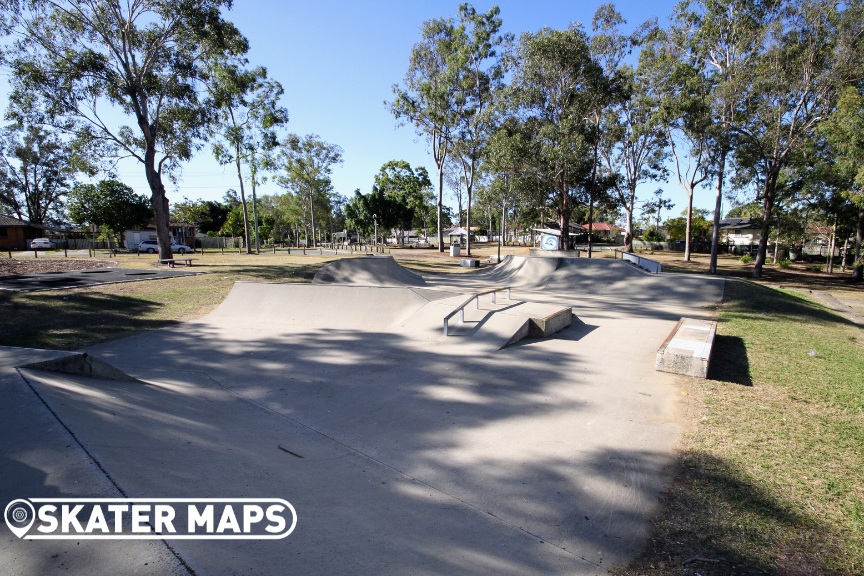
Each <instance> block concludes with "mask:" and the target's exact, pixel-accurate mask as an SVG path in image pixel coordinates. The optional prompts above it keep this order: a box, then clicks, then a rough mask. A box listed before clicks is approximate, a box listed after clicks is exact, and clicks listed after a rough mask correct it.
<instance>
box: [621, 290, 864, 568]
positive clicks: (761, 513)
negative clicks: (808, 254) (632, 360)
mask: <svg viewBox="0 0 864 576" xmlns="http://www.w3.org/2000/svg"><path fill="white" fill-rule="evenodd" d="M859 290H860V288H859ZM719 320H720V324H719V330H718V334H719V336H718V339H717V340H716V343H715V355H714V357H713V358H712V373H711V374H710V378H711V379H709V380H704V381H700V380H698V379H688V378H681V379H680V386H681V391H682V400H683V406H682V418H681V420H682V423H683V426H684V434H683V437H682V438H681V441H680V443H679V448H678V449H679V458H678V470H677V471H676V475H675V480H674V481H673V483H672V485H671V486H670V488H669V490H668V492H667V493H666V495H665V497H664V501H663V508H662V510H663V511H662V513H661V515H660V516H659V517H658V518H657V519H656V521H655V523H654V527H653V535H652V540H651V543H650V546H649V548H648V550H646V552H645V553H644V554H643V555H642V556H641V557H639V558H638V559H637V560H636V561H635V562H634V563H633V564H632V565H631V566H629V567H628V568H627V569H624V570H620V571H619V572H618V573H619V574H622V575H625V574H626V575H636V574H644V575H649V574H651V575H655V574H656V575H660V574H672V573H689V574H693V573H696V572H698V573H699V574H701V575H702V576H708V575H721V574H722V575H728V574H777V575H810V574H838V575H840V574H862V573H864V476H862V470H864V332H862V330H861V328H859V327H857V326H855V325H853V324H851V323H850V322H848V321H846V320H843V319H842V318H840V317H839V316H836V315H834V314H832V313H831V312H829V311H828V310H826V309H825V308H823V307H822V306H820V305H819V304H817V303H814V302H812V301H810V300H808V299H806V298H805V297H803V296H801V295H799V294H798V293H793V292H784V291H780V290H777V289H772V288H769V287H765V286H762V285H758V284H755V283H753V282H749V281H742V280H730V281H729V282H727V288H726V294H725V298H724V302H723V304H722V306H721V307H720V309H719ZM695 557H699V558H702V559H707V560H715V561H717V562H716V563H715V562H708V561H704V560H694V561H691V562H689V563H687V564H686V565H685V563H686V562H687V561H688V560H692V559H693V558H695ZM682 571H683V572H682Z"/></svg>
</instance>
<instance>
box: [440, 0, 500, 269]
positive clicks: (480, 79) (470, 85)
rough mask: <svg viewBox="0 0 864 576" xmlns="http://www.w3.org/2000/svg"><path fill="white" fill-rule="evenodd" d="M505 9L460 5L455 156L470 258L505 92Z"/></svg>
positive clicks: (454, 65) (453, 62)
mask: <svg viewBox="0 0 864 576" xmlns="http://www.w3.org/2000/svg"><path fill="white" fill-rule="evenodd" d="M499 14H500V10H499V9H498V7H497V6H493V7H492V8H491V9H490V10H489V11H488V12H487V13H485V14H478V13H477V11H476V10H475V9H474V8H473V7H472V6H471V5H470V4H460V5H459V25H458V26H457V27H456V30H455V34H454V38H455V39H456V42H455V43H454V49H455V50H454V54H453V55H452V56H451V59H450V60H451V66H452V68H453V70H454V73H453V76H452V77H453V79H454V80H455V84H454V86H453V90H454V93H455V94H456V99H455V104H456V125H455V130H454V131H453V153H454V155H455V156H457V157H458V159H459V163H460V165H461V168H462V177H463V181H464V182H465V194H466V197H467V203H466V210H465V226H466V228H467V229H468V231H469V233H468V235H467V245H466V246H467V250H466V251H467V254H468V256H470V255H471V233H470V230H471V206H472V204H473V195H474V183H475V181H476V180H477V177H478V174H479V171H480V164H481V161H482V158H483V149H484V148H485V147H486V145H487V143H488V141H489V138H490V137H491V135H492V133H493V132H494V130H495V124H496V117H495V114H494V113H493V112H494V107H493V103H494V101H495V99H496V98H497V97H498V96H499V94H500V93H501V88H502V86H503V78H504V65H503V64H504V59H503V54H502V52H501V51H500V49H501V48H504V49H506V48H507V47H508V46H509V45H510V43H511V42H512V36H511V35H509V34H505V35H501V34H500V33H499V31H500V30H501V24H502V21H501V18H500V16H499Z"/></svg>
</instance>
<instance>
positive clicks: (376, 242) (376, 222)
mask: <svg viewBox="0 0 864 576" xmlns="http://www.w3.org/2000/svg"><path fill="white" fill-rule="evenodd" d="M372 222H373V224H374V225H375V241H374V245H375V252H378V215H377V214H373V215H372Z"/></svg>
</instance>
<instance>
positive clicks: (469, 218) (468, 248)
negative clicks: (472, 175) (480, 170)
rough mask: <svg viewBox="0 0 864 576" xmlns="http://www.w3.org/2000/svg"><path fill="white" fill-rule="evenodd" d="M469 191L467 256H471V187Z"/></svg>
mask: <svg viewBox="0 0 864 576" xmlns="http://www.w3.org/2000/svg"><path fill="white" fill-rule="evenodd" d="M467 188H468V190H467V192H468V208H467V210H466V211H465V229H466V230H468V235H467V236H466V237H465V254H466V255H468V256H471V186H468V187H467Z"/></svg>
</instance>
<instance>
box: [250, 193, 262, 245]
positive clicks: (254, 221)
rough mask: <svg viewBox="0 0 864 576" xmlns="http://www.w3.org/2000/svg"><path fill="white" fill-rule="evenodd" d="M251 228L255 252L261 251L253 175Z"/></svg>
mask: <svg viewBox="0 0 864 576" xmlns="http://www.w3.org/2000/svg"><path fill="white" fill-rule="evenodd" d="M252 229H253V230H254V231H255V253H256V254H260V253H261V239H260V238H259V237H258V201H257V198H255V176H252Z"/></svg>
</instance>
